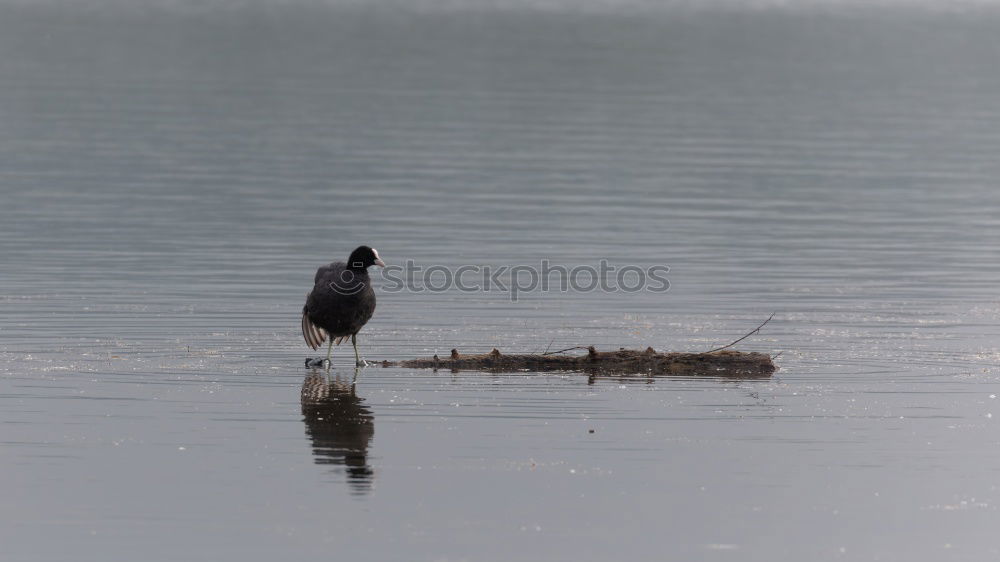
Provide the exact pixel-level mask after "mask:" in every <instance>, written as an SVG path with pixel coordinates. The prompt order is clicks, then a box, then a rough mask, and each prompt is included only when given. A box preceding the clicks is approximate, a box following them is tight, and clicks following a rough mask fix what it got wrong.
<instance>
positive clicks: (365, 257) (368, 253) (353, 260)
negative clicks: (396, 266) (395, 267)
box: [347, 246, 385, 269]
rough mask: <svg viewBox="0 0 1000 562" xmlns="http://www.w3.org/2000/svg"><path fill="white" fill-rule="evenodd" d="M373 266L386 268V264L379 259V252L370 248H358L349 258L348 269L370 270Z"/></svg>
mask: <svg viewBox="0 0 1000 562" xmlns="http://www.w3.org/2000/svg"><path fill="white" fill-rule="evenodd" d="M373 265H377V266H379V267H385V262H384V261H382V258H380V257H378V251H377V250H375V248H371V247H369V246H358V247H357V249H355V250H354V251H353V252H351V257H349V258H347V267H350V268H351V269H368V268H369V267H371V266H373Z"/></svg>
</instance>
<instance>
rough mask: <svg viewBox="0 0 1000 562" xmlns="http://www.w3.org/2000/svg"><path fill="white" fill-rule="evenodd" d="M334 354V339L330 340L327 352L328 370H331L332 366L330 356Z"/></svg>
mask: <svg viewBox="0 0 1000 562" xmlns="http://www.w3.org/2000/svg"><path fill="white" fill-rule="evenodd" d="M331 353H333V338H332V337H331V338H330V347H329V348H327V350H326V368H327V369H329V368H330V367H331V365H332V363H330V354H331Z"/></svg>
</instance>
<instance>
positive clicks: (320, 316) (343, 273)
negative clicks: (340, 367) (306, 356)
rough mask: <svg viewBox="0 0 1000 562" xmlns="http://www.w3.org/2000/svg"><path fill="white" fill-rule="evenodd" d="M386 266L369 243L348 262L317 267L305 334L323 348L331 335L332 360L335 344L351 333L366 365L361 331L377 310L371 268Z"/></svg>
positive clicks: (306, 310)
mask: <svg viewBox="0 0 1000 562" xmlns="http://www.w3.org/2000/svg"><path fill="white" fill-rule="evenodd" d="M373 265H377V266H379V267H385V262H383V261H382V259H381V258H379V257H378V252H377V251H375V249H374V248H369V247H368V246H358V248H357V249H356V250H354V251H353V252H351V255H350V257H348V258H347V263H344V262H339V261H337V262H333V263H331V264H330V265H324V266H323V267H321V268H319V269H318V270H317V271H316V278H315V279H314V281H313V282H314V286H313V290H312V292H310V293H309V294H308V295H307V296H306V305H305V306H304V307H303V308H302V337H303V338H305V340H306V344H308V345H309V347H311V348H313V349H319V346H321V345H323V342H324V341H326V339H327V338H330V347H329V349H327V352H326V360H327V361H328V362H329V360H330V353H331V352H332V351H333V344H334V343H336V344H337V345H340V343H341V342H343V341H344V340H346V339H347V337H348V336H350V337H351V343H352V344H354V359H355V361H356V363H357V364H358V365H362V363H361V357H360V356H359V355H358V331H359V330H361V327H362V326H364V325H365V323H367V322H368V320H369V319H370V318H371V317H372V313H374V312H375V291H374V290H372V283H371V278H369V277H368V268H369V267H371V266H373Z"/></svg>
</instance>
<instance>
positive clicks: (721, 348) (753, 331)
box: [705, 312, 776, 353]
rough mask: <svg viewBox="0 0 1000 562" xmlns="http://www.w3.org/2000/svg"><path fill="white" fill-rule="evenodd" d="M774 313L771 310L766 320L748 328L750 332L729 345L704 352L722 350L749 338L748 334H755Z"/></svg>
mask: <svg viewBox="0 0 1000 562" xmlns="http://www.w3.org/2000/svg"><path fill="white" fill-rule="evenodd" d="M775 314H776V313H774V312H772V313H771V315H770V316H768V317H767V320H764V321H763V322H761V324H760V326H757V327H756V328H754V329H753V330H750V333H748V334H747V335H745V336H743V337H742V338H740V339H738V340H736V341H734V342H733V343H731V344H729V345H724V346H722V347H717V348H715V349H710V350H708V351H706V352H705V353H715V352H716V351H722V350H723V349H726V348H729V347H733V346H734V345H736V344H738V343H740V342H741V341H743V340H745V339H747V338H749V337H750V336H752V335H754V334H756V333H757V332H759V331H760V329H761V328H763V327H764V325H765V324H767V323H768V322H770V321H771V319H772V318H774V315H775Z"/></svg>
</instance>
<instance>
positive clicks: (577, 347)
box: [542, 345, 590, 355]
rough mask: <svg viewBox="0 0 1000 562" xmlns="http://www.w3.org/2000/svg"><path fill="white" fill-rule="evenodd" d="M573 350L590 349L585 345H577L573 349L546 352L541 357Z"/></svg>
mask: <svg viewBox="0 0 1000 562" xmlns="http://www.w3.org/2000/svg"><path fill="white" fill-rule="evenodd" d="M574 349H590V348H588V347H587V346H585V345H577V346H574V347H567V348H566V349H558V350H556V351H546V352H545V353H543V354H542V355H555V354H556V353H562V352H564V351H573V350H574Z"/></svg>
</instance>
